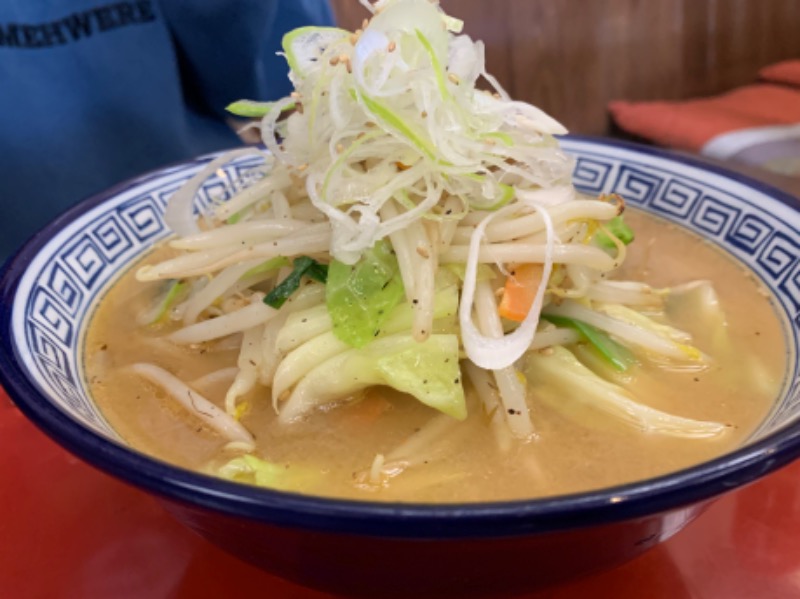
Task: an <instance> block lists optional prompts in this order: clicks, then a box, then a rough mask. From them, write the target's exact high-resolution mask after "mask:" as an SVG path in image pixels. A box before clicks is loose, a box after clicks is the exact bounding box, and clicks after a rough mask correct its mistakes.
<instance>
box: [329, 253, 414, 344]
mask: <svg viewBox="0 0 800 599" xmlns="http://www.w3.org/2000/svg"><path fill="white" fill-rule="evenodd" d="M325 293H326V297H325V299H326V303H327V306H328V313H329V314H330V316H331V321H332V322H333V332H334V334H335V335H336V337H338V338H339V339H340V340H341V341H344V342H345V343H347V344H348V345H350V346H352V347H363V346H364V345H366V344H367V343H369V342H370V341H371V340H372V339H373V338H374V337H375V335H376V334H377V332H378V331H380V328H381V325H382V324H383V323H384V321H385V320H386V319H387V318H388V317H389V315H390V314H391V312H392V310H393V309H394V308H395V306H397V304H398V303H399V302H400V300H401V299H402V297H403V281H402V279H401V278H400V267H399V266H398V264H397V258H396V257H395V255H394V254H393V253H392V249H391V247H390V246H389V244H388V243H386V242H385V241H379V242H377V243H376V244H375V245H374V246H373V247H372V248H371V249H369V250H367V251H366V252H365V253H364V255H363V256H362V257H361V259H360V260H359V261H358V262H356V263H355V264H354V265H352V266H350V265H347V264H344V263H342V262H339V261H338V260H334V261H333V262H331V264H330V267H329V269H328V283H327V286H326V289H325Z"/></svg>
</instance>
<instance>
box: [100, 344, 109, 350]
mask: <svg viewBox="0 0 800 599" xmlns="http://www.w3.org/2000/svg"><path fill="white" fill-rule="evenodd" d="M107 349H108V344H107V343H104V344H103V345H101V346H100V351H106V350H107Z"/></svg>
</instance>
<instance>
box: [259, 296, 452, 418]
mask: <svg viewBox="0 0 800 599" xmlns="http://www.w3.org/2000/svg"><path fill="white" fill-rule="evenodd" d="M457 312H458V288H457V287H456V286H455V285H451V286H449V287H445V288H444V289H441V290H439V291H437V292H436V295H435V296H434V299H433V318H434V319H435V320H434V328H433V331H434V333H443V332H444V333H453V334H455V333H456V332H457V331H455V330H453V329H455V328H456V327H455V323H452V326H448V325H450V323H448V322H447V320H446V319H447V318H448V317H451V316H455V314H456V313H457ZM308 313H309V312H308V311H306V312H302V313H298V314H293V315H291V316H290V317H289V318H288V319H287V324H286V326H285V327H284V330H282V331H281V334H283V332H284V331H286V332H287V337H285V338H284V339H286V340H287V341H288V340H294V339H296V338H303V337H301V335H303V333H304V332H305V329H306V328H311V329H312V330H316V331H317V333H316V334H315V335H312V336H310V337H307V338H303V339H304V341H303V342H301V343H297V344H293V345H292V346H290V347H291V348H292V351H290V352H289V353H288V354H287V355H286V357H285V358H284V359H283V360H282V361H281V363H280V364H279V365H278V368H277V370H276V371H275V377H274V378H273V381H272V401H273V405H275V406H277V402H278V398H280V396H281V395H283V393H284V392H286V391H287V390H288V389H290V388H291V387H292V386H293V385H295V384H296V383H297V382H298V381H299V380H300V379H302V378H303V377H304V376H305V375H306V374H308V373H309V372H310V371H311V370H312V369H313V368H314V367H315V366H317V365H318V364H320V363H322V362H324V361H325V360H328V359H330V358H332V357H334V356H336V355H338V354H341V353H343V352H346V351H347V350H348V349H350V347H349V346H348V345H347V344H346V343H344V342H343V341H341V340H339V339H337V338H336V336H335V335H334V334H333V333H332V332H331V331H330V330H329V329H330V327H329V326H328V327H327V328H325V329H324V330H321V325H322V324H324V323H322V322H319V323H318V322H314V321H313V319H311V318H309V317H307V316H304V314H308ZM325 316H326V318H327V314H326V315H325ZM413 319H414V315H413V309H412V307H411V305H410V304H409V303H408V302H405V303H402V304H400V305H399V306H397V308H395V309H394V311H393V312H392V314H391V316H390V317H389V318H388V319H387V320H386V322H385V323H384V324H383V327H382V328H381V330H380V334H381V335H391V334H395V333H400V332H403V331H408V330H409V329H410V328H411V324H412V321H413ZM319 320H321V319H319ZM303 321H305V322H303ZM328 324H330V322H329V323H328ZM279 337H280V335H279ZM287 347H288V345H287Z"/></svg>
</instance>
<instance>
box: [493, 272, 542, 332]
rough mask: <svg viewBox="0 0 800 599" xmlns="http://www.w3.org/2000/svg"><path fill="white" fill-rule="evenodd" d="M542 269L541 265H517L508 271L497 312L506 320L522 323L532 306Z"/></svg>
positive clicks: (540, 280)
mask: <svg viewBox="0 0 800 599" xmlns="http://www.w3.org/2000/svg"><path fill="white" fill-rule="evenodd" d="M543 274H544V267H543V266H542V265H541V264H517V265H512V266H511V268H510V269H509V274H508V278H506V285H505V288H504V289H503V297H502V299H501V300H500V306H499V307H498V309H497V311H498V312H499V313H500V316H502V317H503V318H506V319H508V320H513V321H516V322H522V321H523V320H525V316H527V314H528V311H529V310H530V309H531V306H532V305H533V300H534V298H535V297H536V292H537V291H538V290H539V285H541V284H542V275H543Z"/></svg>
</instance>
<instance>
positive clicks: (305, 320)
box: [300, 318, 308, 322]
mask: <svg viewBox="0 0 800 599" xmlns="http://www.w3.org/2000/svg"><path fill="white" fill-rule="evenodd" d="M300 322H308V318H302V319H300Z"/></svg>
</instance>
